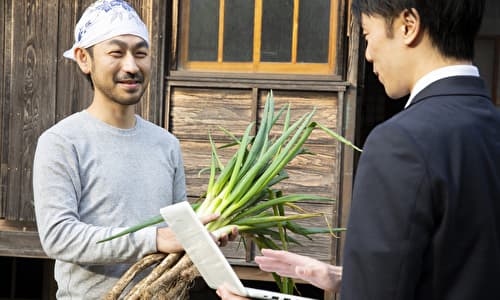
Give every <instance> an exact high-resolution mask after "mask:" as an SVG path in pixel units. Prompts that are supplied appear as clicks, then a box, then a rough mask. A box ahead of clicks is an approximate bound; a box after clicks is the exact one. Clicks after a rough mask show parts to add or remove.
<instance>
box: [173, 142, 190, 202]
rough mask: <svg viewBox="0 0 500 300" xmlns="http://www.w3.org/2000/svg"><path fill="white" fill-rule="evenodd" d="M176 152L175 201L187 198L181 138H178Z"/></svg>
mask: <svg viewBox="0 0 500 300" xmlns="http://www.w3.org/2000/svg"><path fill="white" fill-rule="evenodd" d="M176 144H177V147H176V153H175V159H174V164H175V176H174V187H173V198H172V199H173V202H174V203H177V202H181V201H186V200H187V193H186V175H185V171H184V160H183V158H182V152H181V146H180V143H179V140H177V139H176Z"/></svg>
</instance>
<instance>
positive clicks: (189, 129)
mask: <svg viewBox="0 0 500 300" xmlns="http://www.w3.org/2000/svg"><path fill="white" fill-rule="evenodd" d="M169 79H170V80H168V81H167V85H168V88H167V91H168V93H167V95H166V97H165V98H166V102H168V105H167V106H168V107H169V110H168V112H167V116H166V118H165V120H166V122H165V127H167V128H169V130H170V131H172V132H173V133H174V134H175V135H176V136H177V137H178V138H179V139H180V141H181V146H182V150H183V155H184V165H185V168H186V177H187V185H188V196H189V197H190V199H192V200H194V199H197V198H198V197H199V196H200V195H202V194H203V192H204V191H205V189H206V187H207V182H208V174H202V175H199V171H200V170H201V169H203V168H205V167H208V166H209V164H210V153H211V152H210V144H209V141H208V131H209V130H210V131H211V134H212V138H213V139H214V140H215V141H216V143H217V144H218V145H222V144H225V143H228V142H230V140H229V139H228V138H227V137H226V136H225V134H224V133H223V132H222V131H221V130H220V129H219V126H222V127H224V128H227V129H229V130H230V131H231V132H232V133H234V134H235V135H237V136H238V135H240V136H241V135H242V134H243V132H244V130H245V128H246V126H247V125H248V124H249V123H250V122H255V123H256V124H259V120H260V116H261V112H262V108H263V105H264V102H265V99H266V96H267V94H268V92H269V91H270V89H271V88H272V90H273V94H274V98H275V102H276V107H277V108H279V107H281V106H282V105H284V104H286V103H289V104H290V105H291V107H292V119H297V118H298V117H299V116H301V115H302V114H304V113H306V112H309V111H311V110H312V109H313V108H314V107H315V108H316V109H317V111H316V114H315V117H314V120H316V121H318V122H320V123H322V124H323V125H325V126H327V127H329V128H331V129H332V130H339V131H342V128H343V122H344V119H343V117H342V116H343V109H342V107H343V106H344V105H345V103H344V101H343V94H344V91H345V89H346V86H345V83H339V84H338V85H335V84H331V85H330V86H329V89H328V90H323V91H321V90H315V87H314V86H308V87H306V85H304V84H302V86H297V85H296V83H295V85H294V84H292V83H289V84H288V85H287V84H275V86H268V87H266V88H259V87H258V84H257V85H256V84H247V85H246V86H245V84H239V85H236V86H232V85H231V84H229V83H223V82H219V83H214V82H212V83H209V82H203V79H198V80H197V81H196V82H195V84H193V82H192V81H183V80H176V78H175V76H174V77H170V78H169ZM316 88H317V87H316ZM278 125H279V124H278ZM306 148H308V149H309V150H310V151H311V152H313V153H315V155H304V156H299V157H297V158H296V159H294V160H293V161H292V162H291V163H290V165H289V167H287V171H288V173H289V176H290V178H289V179H287V180H285V181H284V182H283V183H281V184H280V187H281V189H282V190H283V191H284V192H285V193H309V194H315V195H320V196H325V197H330V198H333V199H336V201H335V202H332V203H326V204H325V203H314V202H304V203H301V204H300V205H301V206H302V207H303V208H305V209H307V210H309V211H314V212H322V213H324V215H325V216H326V218H327V220H328V223H329V224H331V225H333V226H337V224H338V209H337V207H338V203H339V201H340V191H339V187H340V177H341V174H340V173H341V166H340V163H339V160H340V158H341V155H340V154H341V152H340V150H341V147H340V145H339V144H338V142H336V141H334V140H333V139H332V138H331V137H329V136H328V135H326V134H325V133H324V132H322V131H320V130H315V131H313V134H312V135H311V137H310V138H309V140H308V142H307V143H306ZM233 153H234V149H225V150H221V151H220V153H219V154H220V155H221V156H222V157H223V159H228V158H229V157H230V156H231V155H232V154H233ZM303 224H304V225H306V226H315V227H319V226H326V225H327V223H326V222H325V219H324V218H315V219H310V220H305V221H304V222H303ZM299 240H300V241H301V242H303V246H294V247H293V248H292V250H293V251H295V252H297V253H302V254H307V255H311V256H313V257H316V258H318V259H320V260H323V261H328V262H333V261H335V260H336V247H335V246H334V245H336V242H337V241H336V239H335V238H333V237H332V236H329V235H317V236H315V237H314V241H313V242H311V241H309V240H306V239H301V238H299ZM223 251H224V253H225V254H226V256H227V257H229V258H231V261H232V262H233V263H236V264H243V265H244V264H245V263H246V260H248V259H249V257H248V256H245V249H244V247H242V246H241V245H238V244H236V243H233V244H232V245H230V246H229V247H225V248H224V249H223ZM250 258H251V257H250Z"/></svg>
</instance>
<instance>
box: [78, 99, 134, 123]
mask: <svg viewBox="0 0 500 300" xmlns="http://www.w3.org/2000/svg"><path fill="white" fill-rule="evenodd" d="M87 112H88V113H90V114H91V115H93V116H94V117H96V118H97V119H99V120H101V121H103V122H105V123H107V124H109V125H111V126H113V127H117V128H122V129H128V128H133V127H134V126H135V122H136V119H135V105H120V104H118V103H102V102H98V101H93V102H92V104H91V105H90V106H89V107H88V108H87Z"/></svg>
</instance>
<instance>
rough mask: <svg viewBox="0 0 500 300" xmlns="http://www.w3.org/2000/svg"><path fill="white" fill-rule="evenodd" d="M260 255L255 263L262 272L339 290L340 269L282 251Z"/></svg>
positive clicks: (331, 289) (327, 289) (265, 252)
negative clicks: (274, 273)
mask: <svg viewBox="0 0 500 300" xmlns="http://www.w3.org/2000/svg"><path fill="white" fill-rule="evenodd" d="M262 255H263V256H257V257H255V262H257V263H258V264H259V267H260V269H261V270H263V271H266V272H276V273H277V274H278V275H280V276H285V277H291V278H298V279H302V280H304V281H307V282H309V283H311V284H312V285H314V286H316V287H319V288H321V289H323V290H326V291H331V292H337V291H338V290H339V289H340V282H341V280H342V267H338V266H332V265H330V264H326V263H324V262H321V261H319V260H316V259H314V258H311V257H308V256H302V255H298V254H295V253H291V252H287V251H282V250H270V249H262ZM228 299H230V298H228Z"/></svg>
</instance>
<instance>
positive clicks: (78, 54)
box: [75, 48, 92, 74]
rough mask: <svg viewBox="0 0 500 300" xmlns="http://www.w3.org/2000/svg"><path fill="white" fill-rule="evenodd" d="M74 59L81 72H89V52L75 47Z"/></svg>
mask: <svg viewBox="0 0 500 300" xmlns="http://www.w3.org/2000/svg"><path fill="white" fill-rule="evenodd" d="M75 59H76V63H77V64H78V66H79V67H80V70H82V72H83V74H90V70H91V64H92V62H91V59H90V54H89V52H88V51H87V50H85V49H83V48H76V49H75Z"/></svg>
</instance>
